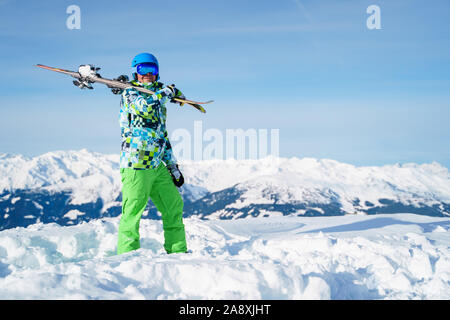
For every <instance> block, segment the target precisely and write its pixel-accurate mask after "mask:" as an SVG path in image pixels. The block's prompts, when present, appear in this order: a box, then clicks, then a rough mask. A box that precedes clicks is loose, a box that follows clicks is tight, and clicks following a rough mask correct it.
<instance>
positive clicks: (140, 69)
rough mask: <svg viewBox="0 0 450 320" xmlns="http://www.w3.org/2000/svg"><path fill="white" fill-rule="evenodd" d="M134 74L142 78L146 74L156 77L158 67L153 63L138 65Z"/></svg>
mask: <svg viewBox="0 0 450 320" xmlns="http://www.w3.org/2000/svg"><path fill="white" fill-rule="evenodd" d="M136 72H137V73H138V74H140V75H141V76H144V75H146V74H148V73H151V74H152V75H154V76H156V75H157V74H158V66H157V65H156V64H154V63H147V62H144V63H140V64H138V65H137V66H136Z"/></svg>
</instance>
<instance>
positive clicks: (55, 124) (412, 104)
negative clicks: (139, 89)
mask: <svg viewBox="0 0 450 320" xmlns="http://www.w3.org/2000/svg"><path fill="white" fill-rule="evenodd" d="M72 4H75V5H78V6H79V7H80V9H81V29H80V30H69V29H68V28H67V27H66V20H67V18H68V17H69V14H67V13H66V9H67V7H68V6H69V5H72ZM372 4H375V5H378V6H379V7H380V9H381V27H382V29H380V30H369V29H368V28H367V27H366V20H367V18H368V17H369V14H367V13H366V9H367V7H368V6H369V5H372ZM0 25H1V28H0V46H1V50H0V69H1V70H2V77H1V78H0V88H1V89H0V90H1V93H2V94H1V97H2V99H1V102H0V134H1V137H2V139H1V140H0V153H20V154H24V155H28V156H34V155H39V154H42V153H45V152H48V151H54V150H78V149H82V148H87V149H89V150H92V151H97V152H102V153H118V152H119V151H120V150H119V148H120V131H119V126H118V111H119V101H118V97H117V96H114V95H112V94H110V93H109V91H108V90H107V89H106V88H105V87H103V86H102V85H99V84H98V85H95V90H92V91H80V90H79V89H77V88H75V87H74V86H72V85H71V81H72V80H71V79H70V78H68V77H66V76H63V75H59V74H56V73H52V72H48V71H45V70H40V69H38V68H36V67H34V65H35V64H37V63H42V64H46V65H50V66H57V67H62V68H66V69H72V70H74V69H76V68H77V67H78V66H79V65H80V64H84V63H92V64H95V65H97V66H99V67H101V68H102V70H101V71H100V73H101V74H102V75H103V76H104V77H109V78H112V77H115V76H118V75H120V74H129V73H130V68H129V65H130V60H131V59H132V57H133V56H134V55H136V54H137V53H140V52H152V53H154V54H155V55H156V56H157V57H158V60H159V62H160V72H161V80H162V81H163V82H167V83H175V84H176V85H177V86H178V87H179V88H180V89H181V90H182V91H183V92H184V93H185V94H186V96H188V98H192V99H194V100H209V99H214V100H215V102H214V103H213V104H212V105H208V106H207V111H208V112H207V113H206V114H200V113H199V112H198V111H196V110H195V109H193V108H189V107H186V108H185V107H183V108H181V109H180V108H178V107H177V106H176V105H169V106H168V107H169V115H168V128H169V134H170V133H171V132H173V131H174V130H175V129H177V128H184V129H187V130H189V131H191V132H193V128H194V121H195V120H202V121H203V128H204V130H206V129H208V128H217V129H219V130H221V131H223V132H224V133H225V130H226V129H236V128H242V129H244V130H246V129H249V128H254V129H269V130H270V129H279V130H280V156H284V157H292V156H296V157H315V158H329V159H335V160H338V161H342V162H347V163H351V164H355V165H383V164H392V163H405V162H417V163H424V162H431V161H438V162H439V163H441V164H443V165H445V166H447V167H450V126H449V125H448V122H449V119H450V41H449V40H450V2H449V1H447V0H434V1H432V2H430V1H424V0H420V1H419V0H389V1H377V0H370V1H363V0H361V1H359V0H358V1H356V0H354V1H345V0H343V1H335V0H334V1H332V0H314V1H312V0H279V1H265V0H263V1H261V0H260V1H256V0H254V1H242V0H241V1H235V0H228V1H195V0H193V1H181V0H173V1H170V2H161V1H141V0H135V1H132V2H126V1H105V0H96V1H87V0H80V1H75V0H71V1H62V0H48V1H42V2H40V1H39V2H38V1H31V0H29V1H19V0H0Z"/></svg>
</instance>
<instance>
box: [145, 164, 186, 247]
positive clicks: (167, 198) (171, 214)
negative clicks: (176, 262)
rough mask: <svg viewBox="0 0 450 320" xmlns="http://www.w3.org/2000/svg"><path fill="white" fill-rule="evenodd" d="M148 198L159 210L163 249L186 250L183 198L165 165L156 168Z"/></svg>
mask: <svg viewBox="0 0 450 320" xmlns="http://www.w3.org/2000/svg"><path fill="white" fill-rule="evenodd" d="M150 198H151V200H152V201H153V203H154V204H155V206H156V208H157V209H158V211H159V212H161V218H162V223H163V229H164V249H166V252H167V253H175V252H186V251H187V246H186V234H185V230H184V224H183V199H182V198H181V195H180V192H179V191H178V188H177V187H176V186H175V185H174V184H173V181H172V177H171V176H170V174H169V171H168V170H167V168H166V166H165V165H163V164H161V165H160V166H159V167H158V168H157V176H156V179H155V181H154V183H153V185H152V188H151V191H150Z"/></svg>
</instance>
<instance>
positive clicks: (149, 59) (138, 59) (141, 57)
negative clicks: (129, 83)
mask: <svg viewBox="0 0 450 320" xmlns="http://www.w3.org/2000/svg"><path fill="white" fill-rule="evenodd" d="M141 63H151V64H155V65H156V67H157V69H159V63H158V60H157V59H156V57H155V56H154V55H152V54H151V53H140V54H138V55H137V56H135V57H134V58H133V61H131V67H132V68H133V76H134V79H137V75H136V66H137V65H138V64H141ZM156 80H159V73H158V77H157V79H156Z"/></svg>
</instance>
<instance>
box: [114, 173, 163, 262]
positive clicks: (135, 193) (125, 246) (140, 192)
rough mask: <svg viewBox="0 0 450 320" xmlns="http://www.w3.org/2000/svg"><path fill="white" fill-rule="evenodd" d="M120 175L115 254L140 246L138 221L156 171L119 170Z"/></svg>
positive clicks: (145, 204) (146, 201)
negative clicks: (119, 202) (120, 195)
mask: <svg viewBox="0 0 450 320" xmlns="http://www.w3.org/2000/svg"><path fill="white" fill-rule="evenodd" d="M120 173H121V176H122V216H121V218H120V223H119V234H118V240H117V254H122V253H125V252H129V251H132V250H136V249H139V248H140V240H139V222H140V220H141V216H142V213H143V212H144V210H145V207H146V206H147V203H148V198H149V196H150V188H151V184H152V182H153V180H154V176H155V173H156V171H154V172H153V177H152V172H151V171H150V170H134V169H132V168H126V169H121V170H120Z"/></svg>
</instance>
